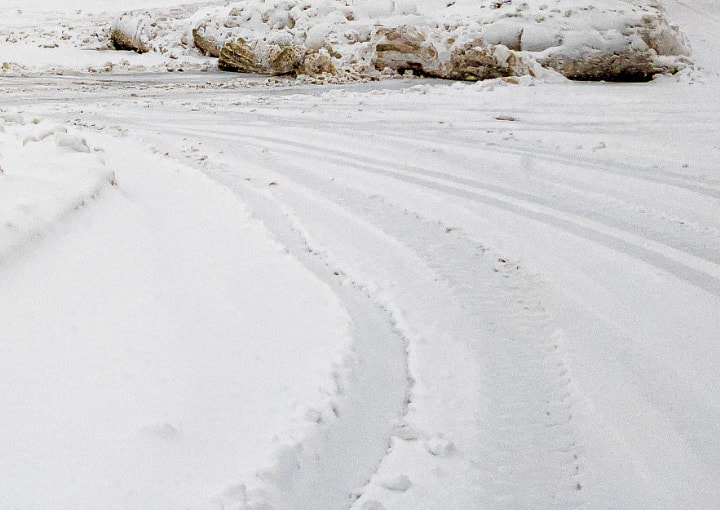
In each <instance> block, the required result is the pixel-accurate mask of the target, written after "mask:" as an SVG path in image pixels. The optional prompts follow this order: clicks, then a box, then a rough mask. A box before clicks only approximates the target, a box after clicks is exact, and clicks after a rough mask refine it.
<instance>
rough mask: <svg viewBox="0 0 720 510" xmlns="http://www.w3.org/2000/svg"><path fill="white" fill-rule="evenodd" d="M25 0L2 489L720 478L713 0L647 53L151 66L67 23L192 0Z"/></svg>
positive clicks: (427, 491)
mask: <svg viewBox="0 0 720 510" xmlns="http://www.w3.org/2000/svg"><path fill="white" fill-rule="evenodd" d="M459 3H463V4H466V3H467V2H459ZM500 3H502V2H500ZM527 3H528V4H529V7H528V8H530V9H532V8H536V7H537V8H539V6H540V3H539V2H534V1H533V2H527ZM598 3H600V2H598ZM634 3H635V4H638V5H641V4H642V2H634ZM2 4H3V7H6V8H7V9H6V12H7V15H6V17H5V18H4V19H3V21H1V22H0V32H1V33H2V34H10V33H15V34H18V33H20V32H23V31H24V32H26V33H27V38H26V39H22V40H18V41H15V42H7V43H5V44H0V62H14V63H13V65H8V66H7V69H5V70H4V71H3V72H4V74H5V76H0V168H1V169H2V170H0V409H2V410H3V419H2V420H0V510H5V509H8V510H9V509H13V510H15V509H17V510H46V509H48V508H53V509H57V510H96V509H99V508H102V509H117V510H120V509H122V510H129V509H140V510H175V509H178V510H179V509H183V510H184V509H192V510H205V509H225V510H230V509H234V510H235V509H256V510H259V509H261V508H264V509H275V510H285V509H287V510H290V509H292V510H301V509H302V510H330V509H341V508H350V509H352V510H381V509H387V510H392V509H398V510H406V509H407V510H411V509H412V510H426V509H427V510H437V509H471V508H473V509H474V508H487V509H519V508H523V509H570V508H587V509H606V508H617V509H621V508H622V509H640V508H642V509H645V508H647V509H659V508H666V509H678V508H694V509H713V508H716V507H717V500H718V497H717V494H718V493H720V397H719V396H718V395H720V391H719V390H720V376H719V375H718V373H717V367H718V366H720V351H719V350H718V347H717V340H718V338H720V173H719V172H718V168H719V167H720V140H719V139H718V136H717V134H718V133H719V132H720V93H719V92H720V58H719V57H718V55H720V44H719V43H718V42H717V41H716V38H714V34H715V33H717V31H718V29H719V28H720V18H719V17H718V15H717V14H716V13H715V10H714V6H713V2H712V1H710V0H684V1H679V0H664V1H663V2H662V6H663V7H664V8H665V10H666V12H667V16H668V18H669V20H670V21H671V23H675V22H676V23H678V24H679V26H680V28H681V29H682V31H683V33H684V34H685V36H686V37H687V43H688V46H689V47H690V49H691V52H692V53H691V58H692V60H693V62H694V63H693V64H692V65H691V66H689V67H688V68H687V69H685V70H683V71H681V72H680V73H679V74H678V75H676V76H662V77H658V78H656V80H655V81H653V82H651V83H649V84H642V85H637V84H636V85H619V84H613V85H610V84H602V83H595V84H591V83H572V82H569V81H567V80H564V79H563V78H561V77H559V76H557V75H552V74H548V75H546V76H544V77H542V78H535V79H533V78H531V77H529V76H527V77H522V78H520V79H518V80H515V81H517V83H513V82H512V81H511V82H508V81H503V80H490V81H486V82H479V83H474V84H472V83H452V82H444V81H437V80H416V79H415V80H413V79H392V80H385V81H380V82H377V83H372V84H370V83H356V84H346V85H334V86H308V85H302V84H300V83H298V82H297V81H296V80H294V79H292V80H285V79H275V78H273V79H270V80H268V79H266V78H264V77H256V76H248V75H233V74H224V73H217V72H212V71H209V72H193V69H206V70H210V69H212V65H214V64H209V63H208V62H211V61H210V59H208V58H207V57H202V56H200V55H192V54H190V53H188V54H183V55H175V56H177V57H178V60H182V59H186V62H189V63H188V64H187V67H186V72H185V73H183V74H179V73H173V74H171V73H159V74H158V73H147V72H142V73H128V72H127V71H131V70H132V69H142V70H152V69H156V68H162V67H167V65H168V62H171V61H174V60H176V59H175V58H170V57H169V56H168V55H166V54H162V53H160V52H158V53H157V54H156V55H151V54H145V55H135V54H131V53H127V52H96V51H88V50H84V49H80V46H77V45H73V44H71V43H70V42H73V41H75V39H74V38H72V37H71V38H68V39H66V40H63V39H62V38H58V37H56V36H57V33H58V32H56V31H52V32H51V33H50V32H48V33H45V31H47V30H48V27H53V28H52V30H55V29H57V27H58V26H60V27H62V26H67V27H70V26H72V27H73V29H76V27H81V28H78V30H81V31H84V32H83V33H88V34H89V33H92V28H93V27H94V26H96V25H101V26H108V25H109V24H110V23H111V22H112V21H113V20H114V19H116V17H117V15H118V14H119V13H120V11H121V10H129V9H140V8H142V9H146V8H153V9H155V8H157V9H161V8H162V9H170V8H173V7H175V4H176V1H175V0H167V1H165V0H153V1H152V2H148V1H144V2H122V1H117V0H116V1H114V2H104V1H103V2H100V1H94V2H91V1H90V0H66V1H65V2H63V7H62V9H61V8H59V7H47V2H44V1H40V0H37V1H36V0H29V1H28V0H26V1H25V2H16V1H15V0H3V2H2ZM210 4H213V5H210ZM215 4H220V5H215ZM602 4H603V6H604V11H607V12H611V11H612V9H613V6H615V7H618V6H620V4H621V2H616V3H613V2H610V1H607V2H602ZM622 4H625V3H622ZM223 5H224V2H217V3H212V2H204V3H202V4H201V3H195V4H194V5H185V6H183V7H182V8H180V7H178V9H176V10H177V11H178V12H179V11H181V12H182V16H186V15H187V16H192V13H193V12H195V11H197V9H200V8H202V9H218V8H221V7H222V6H223ZM378 5H379V4H378ZM403 5H405V4H404V3H403ZM407 5H409V6H414V7H415V8H416V9H419V10H420V11H421V12H422V11H423V9H424V8H425V7H424V6H425V4H424V3H416V4H411V3H410V2H407ZM102 12H107V14H101V13H102ZM182 16H181V17H182ZM183 19H185V18H183ZM53 23H54V24H55V25H53ZM48 34H49V35H48ZM40 40H50V41H59V43H58V48H38V47H37V44H35V43H36V42H37V41H40ZM23 41H25V42H23ZM27 41H31V42H32V43H27ZM63 41H65V42H67V41H70V42H68V44H67V47H64V46H63V44H64V43H63ZM29 48H32V53H30V52H26V50H28V49H29ZM13 52H15V54H17V55H21V57H22V58H17V59H9V58H8V57H7V55H10V54H13ZM99 53H103V55H101V56H100V57H98V54H99ZM84 54H88V55H90V56H89V57H88V60H87V61H84V60H82V58H84V57H81V56H82V55H84ZM105 54H107V57H106V56H105ZM78 59H79V60H78ZM108 59H110V60H112V59H119V60H117V62H118V65H117V66H115V65H113V66H107V67H108V69H109V68H113V69H114V70H115V71H118V70H122V71H123V72H121V73H119V72H106V69H105V67H104V63H105V62H107V61H108ZM123 59H124V60H126V62H122V60H123ZM148 59H150V60H148ZM153 59H155V60H153ZM37 62H45V63H46V64H47V65H36V64H37ZM148 62H150V63H148ZM156 64H157V65H156ZM193 66H195V67H193ZM89 67H92V69H93V70H94V71H97V72H91V73H83V72H82V71H88V69H89ZM49 70H51V71H52V72H51V73H43V72H46V71H49ZM58 72H63V73H64V74H65V75H64V76H56V74H57V73H58Z"/></svg>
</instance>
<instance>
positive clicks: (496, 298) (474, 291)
mask: <svg viewBox="0 0 720 510" xmlns="http://www.w3.org/2000/svg"><path fill="white" fill-rule="evenodd" d="M281 173H282V174H284V175H285V179H284V180H285V182H287V180H293V181H294V182H295V184H292V187H293V188H295V186H296V185H299V186H302V187H308V189H311V190H312V193H313V194H319V195H321V196H323V197H324V198H325V199H326V200H329V201H331V202H332V203H333V204H334V206H335V207H337V208H341V209H342V210H343V211H346V212H349V213H350V214H352V215H354V216H355V217H357V218H358V221H361V222H369V223H370V224H372V225H373V226H374V227H376V228H380V229H381V230H382V231H384V232H385V233H387V234H388V235H389V236H391V237H392V238H394V239H397V240H398V241H399V242H401V243H402V244H403V245H405V246H407V247H408V248H410V249H411V250H412V251H413V252H414V253H416V254H417V256H418V257H419V258H420V259H421V260H422V261H423V262H424V263H425V264H426V265H427V266H428V267H429V268H430V269H432V270H433V272H435V273H436V274H437V276H438V278H439V279H440V280H441V281H443V282H445V283H446V284H447V285H448V286H449V288H450V289H451V290H452V294H453V296H454V297H455V299H456V300H457V302H458V303H459V305H460V306H461V308H462V309H463V310H464V311H465V315H464V316H463V317H462V318H461V319H460V322H459V323H455V324H454V325H453V326H454V329H453V331H455V333H454V335H455V337H456V341H470V342H471V343H473V344H474V345H475V352H476V353H477V357H476V359H475V360H474V363H476V364H477V366H478V370H481V371H482V372H483V373H484V376H483V377H482V384H481V385H480V387H479V388H477V391H478V392H479V393H480V397H481V400H483V402H484V404H483V406H482V409H478V410H477V420H478V429H477V432H476V434H477V438H476V444H477V445H478V447H479V451H477V452H475V455H473V456H472V458H471V459H470V462H471V466H472V467H473V469H474V470H476V471H477V472H478V476H479V480H481V482H480V483H481V485H482V486H483V488H484V489H485V491H486V493H487V498H488V501H486V502H485V503H486V504H488V505H489V506H490V507H491V508H508V509H510V508H522V507H532V508H538V509H541V508H547V509H551V508H552V509H571V508H578V507H579V506H581V505H582V497H581V495H582V494H581V491H582V489H583V482H582V473H581V464H582V460H581V453H580V452H581V448H580V446H579V445H578V440H577V439H576V434H575V430H574V425H573V418H572V406H573V402H574V401H575V400H576V397H574V396H573V395H572V390H571V387H570V384H571V378H570V375H569V371H568V369H567V367H566V366H565V364H564V362H563V360H562V356H561V354H560V351H559V342H560V335H559V333H557V332H556V330H555V327H554V325H553V321H552V318H551V317H550V316H549V314H548V313H547V312H546V311H545V309H544V308H543V306H542V302H541V299H540V297H539V295H538V294H537V292H536V291H535V290H534V284H533V282H532V280H531V279H530V278H529V277H528V276H527V275H526V274H525V273H524V270H522V269H521V267H520V266H519V265H518V263H516V262H511V261H509V260H506V259H504V258H502V257H499V256H498V255H497V254H494V253H493V252H492V251H491V250H489V249H488V248H486V247H484V246H482V245H479V244H477V243H475V242H473V241H470V240H469V239H468V238H467V237H466V236H465V235H463V234H462V232H459V231H456V230H454V229H449V228H448V227H446V226H445V225H443V224H442V223H438V222H432V221H430V220H427V219H425V218H423V217H422V216H420V215H419V214H418V213H416V212H413V211H408V210H403V209H402V208H399V207H397V206H395V205H393V204H391V203H389V202H387V201H386V200H385V199H383V198H382V197H380V196H374V197H372V203H371V204H368V202H367V199H366V197H365V196H364V195H362V194H361V193H358V192H355V191H353V190H350V189H347V188H342V187H340V186H335V185H333V184H332V182H329V181H327V180H326V179H322V178H320V177H318V176H317V175H313V174H312V173H311V172H310V171H307V170H303V169H301V168H299V167H298V168H292V169H286V170H284V171H281ZM299 183H302V184H299ZM275 194H277V195H278V196H279V199H280V200H287V199H288V197H287V194H286V193H281V192H279V191H278V192H275ZM291 200H292V199H291ZM411 375H414V376H419V375H420V374H411ZM392 455H393V452H392V451H391V453H390V456H392ZM417 462H422V459H417ZM361 501H362V500H361ZM358 508H359V507H358Z"/></svg>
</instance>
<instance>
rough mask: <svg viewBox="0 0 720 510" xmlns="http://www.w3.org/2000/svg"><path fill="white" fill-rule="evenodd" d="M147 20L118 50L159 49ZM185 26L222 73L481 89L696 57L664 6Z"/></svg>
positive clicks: (542, 4)
mask: <svg viewBox="0 0 720 510" xmlns="http://www.w3.org/2000/svg"><path fill="white" fill-rule="evenodd" d="M148 16H149V15H148V13H137V14H129V15H126V16H124V17H123V18H121V19H120V20H119V21H118V22H117V23H116V24H115V25H113V32H112V34H113V36H112V40H113V42H114V44H115V46H116V47H118V48H132V49H134V50H135V51H138V52H142V51H148V49H150V50H155V51H158V49H157V48H155V47H153V45H152V41H153V40H166V38H164V37H158V34H161V33H165V32H167V26H168V25H167V23H166V21H167V18H166V19H165V20H163V19H151V18H148ZM164 21H165V22H164ZM186 24H187V27H186V31H185V32H184V33H183V35H182V36H178V39H179V40H182V44H185V45H187V44H188V43H190V44H192V45H194V47H195V48H196V49H197V51H198V52H200V53H202V54H205V55H209V56H211V57H216V58H218V66H219V68H220V69H223V70H228V71H237V72H248V73H259V74H267V75H291V76H298V75H308V76H326V75H334V76H345V77H358V76H364V77H379V76H381V75H382V74H385V75H393V74H399V75H402V74H407V73H412V74H414V75H420V76H428V77H437V78H448V79H454V80H481V79H486V78H497V77H508V76H521V75H534V74H536V73H537V72H539V71H540V69H541V67H546V68H551V69H554V70H556V71H558V72H560V73H561V74H563V75H565V76H566V77H568V78H571V79H578V80H612V81H647V80H649V79H651V78H652V77H653V76H654V75H655V74H657V73H659V72H664V71H671V72H672V71H675V70H676V69H677V68H678V67H679V66H681V65H682V63H683V59H682V57H683V56H685V55H687V54H688V51H687V48H686V47H685V44H684V40H683V37H682V35H681V34H680V32H679V30H678V28H677V27H676V26H673V25H671V24H669V23H668V21H667V20H666V18H665V16H664V14H663V12H662V11H661V9H660V7H659V6H658V5H657V4H656V3H654V2H644V1H640V0H602V1H591V0H580V1H577V0H572V1H571V0H545V1H540V0H524V1H521V0H501V1H485V0H454V1H450V2H447V1H439V0H417V1H415V2H402V1H393V2H391V1H388V2H384V1H370V0H354V1H351V0H243V1H240V2H232V3H230V4H228V5H225V6H221V7H207V8H203V9H200V10H198V11H197V12H196V13H195V14H193V15H192V16H190V17H189V18H188V19H187V20H186ZM188 33H189V34H191V36H188ZM159 51H167V49H165V50H163V49H160V50H159Z"/></svg>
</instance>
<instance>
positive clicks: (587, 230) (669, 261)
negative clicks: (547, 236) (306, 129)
mask: <svg viewBox="0 0 720 510" xmlns="http://www.w3.org/2000/svg"><path fill="white" fill-rule="evenodd" d="M183 133H185V134H188V131H183ZM205 133H206V134H207V131H206V132H205ZM196 134H199V133H198V132H196ZM212 134H213V136H215V137H217V138H220V139H222V138H226V139H233V136H232V135H228V134H226V133H223V132H219V131H218V132H213V133H212ZM245 139H249V140H255V142H256V143H257V144H258V145H260V146H263V145H264V146H269V147H273V148H275V149H280V150H281V151H282V153H283V154H286V155H292V156H293V157H294V158H296V159H297V160H300V159H304V160H306V161H308V163H310V164H312V162H313V161H315V160H317V159H322V160H323V161H325V162H330V163H334V164H335V166H336V167H337V168H338V169H339V170H343V171H347V169H348V168H353V169H355V170H361V171H364V172H368V173H371V174H374V175H378V176H383V177H388V178H391V179H393V180H397V181H402V182H405V183H408V184H411V185H413V186H419V187H421V188H424V189H428V190H432V191H434V192H442V193H444V194H446V195H449V196H451V197H453V198H456V199H458V198H459V199H466V200H469V201H470V202H474V203H479V204H483V205H487V206H491V207H494V208H497V209H501V210H504V211H507V212H510V213H513V214H515V215H518V216H521V217H524V218H527V219H530V220H532V221H537V222H540V223H544V224H546V225H549V226H552V227H555V228H559V229H561V230H563V231H565V232H568V233H571V234H574V235H577V236H579V237H582V238H584V239H587V240H589V241H592V242H595V243H598V244H600V245H602V246H605V247H608V248H611V249H613V250H616V251H619V252H622V253H623V254H625V255H628V256H630V257H633V258H635V259H638V260H640V261H642V262H644V263H648V264H651V265H653V266H655V267H657V268H659V269H661V270H663V271H665V272H667V273H670V274H672V275H674V276H676V277H678V278H680V279H682V280H685V281H687V282H688V283H690V284H692V285H695V286H697V287H699V288H701V289H703V290H705V291H707V292H709V293H711V294H714V295H716V296H720V278H718V277H717V276H715V275H714V273H717V271H718V268H717V264H715V263H714V262H713V261H712V260H705V259H702V258H701V257H697V256H694V255H693V254H690V253H686V252H683V251H682V248H683V247H680V246H678V247H675V246H669V245H667V244H665V243H663V242H662V241H661V240H657V239H653V238H652V237H651V236H649V235H648V236H647V237H643V238H642V240H635V239H633V238H634V237H636V236H634V235H633V234H632V233H630V232H627V231H626V230H624V229H623V228H622V225H612V224H609V225H608V224H607V223H605V222H603V221H602V220H603V219H605V218H602V217H598V215H595V214H594V213H592V212H587V213H586V212H585V211H572V210H570V211H568V210H564V209H557V208H556V207H554V206H553V204H552V203H546V202H547V201H546V200H544V199H542V198H541V197H535V196H532V195H527V194H524V193H519V192H515V191H513V190H509V189H507V188H504V187H501V186H494V185H485V184H479V183H477V182H475V181H472V180H469V179H466V178H462V177H456V176H450V175H448V174H445V173H442V172H437V171H434V170H426V169H422V168H417V167H410V168H405V167H403V168H402V169H390V170H388V169H386V166H385V165H381V164H380V163H376V162H373V161H372V158H370V162H366V161H364V160H357V159H354V158H353V157H352V156H348V155H337V154H333V151H332V150H327V149H325V148H324V147H323V148H320V147H318V146H317V145H314V144H307V143H300V142H294V141H292V140H287V139H286V140H282V141H279V140H278V139H276V138H272V137H268V136H260V135H245ZM335 152H337V151H335ZM468 188H469V189H468ZM536 206H540V207H536ZM585 217H587V219H585ZM588 220H590V221H588ZM605 220H606V219H605ZM606 221H607V220H606ZM640 233H642V234H647V233H646V232H640ZM631 239H632V240H631ZM652 243H656V246H653V249H651V248H649V247H648V246H651V245H652ZM657 245H659V246H657ZM664 247H667V248H669V249H665V248H664ZM673 251H674V252H676V253H672V252H673ZM681 260H687V261H690V262H693V264H692V265H690V264H688V263H685V262H683V261H681Z"/></svg>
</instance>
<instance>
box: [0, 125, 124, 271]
mask: <svg viewBox="0 0 720 510" xmlns="http://www.w3.org/2000/svg"><path fill="white" fill-rule="evenodd" d="M114 182H115V174H114V172H113V171H112V170H110V169H108V168H107V167H106V166H105V164H104V162H103V160H102V159H101V157H100V156H99V155H98V154H95V153H93V150H92V149H91V148H90V147H89V146H88V144H87V142H86V141H85V140H84V139H83V138H81V137H79V136H76V135H74V134H72V133H68V131H67V129H66V128H65V127H63V126H58V125H55V124H52V123H50V122H47V121H38V120H32V121H29V122H28V121H26V119H24V118H23V117H22V116H20V115H16V114H15V115H14V114H6V115H5V116H4V118H0V257H2V255H3V254H5V253H6V252H7V251H8V250H10V249H11V248H13V247H15V246H16V245H17V244H18V243H21V242H22V241H23V240H25V239H29V238H31V237H32V236H33V235H35V234H37V233H38V232H41V231H43V230H44V229H47V228H49V227H50V226H51V225H52V224H53V223H54V222H56V221H57V220H58V219H59V218H61V217H62V216H64V215H65V214H66V213H68V212H69V211H72V210H74V209H77V208H79V207H82V206H83V205H84V204H85V202H86V201H88V200H91V199H93V198H95V197H96V196H97V195H98V194H99V193H100V192H101V190H102V189H103V188H104V187H106V186H109V185H110V184H114Z"/></svg>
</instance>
